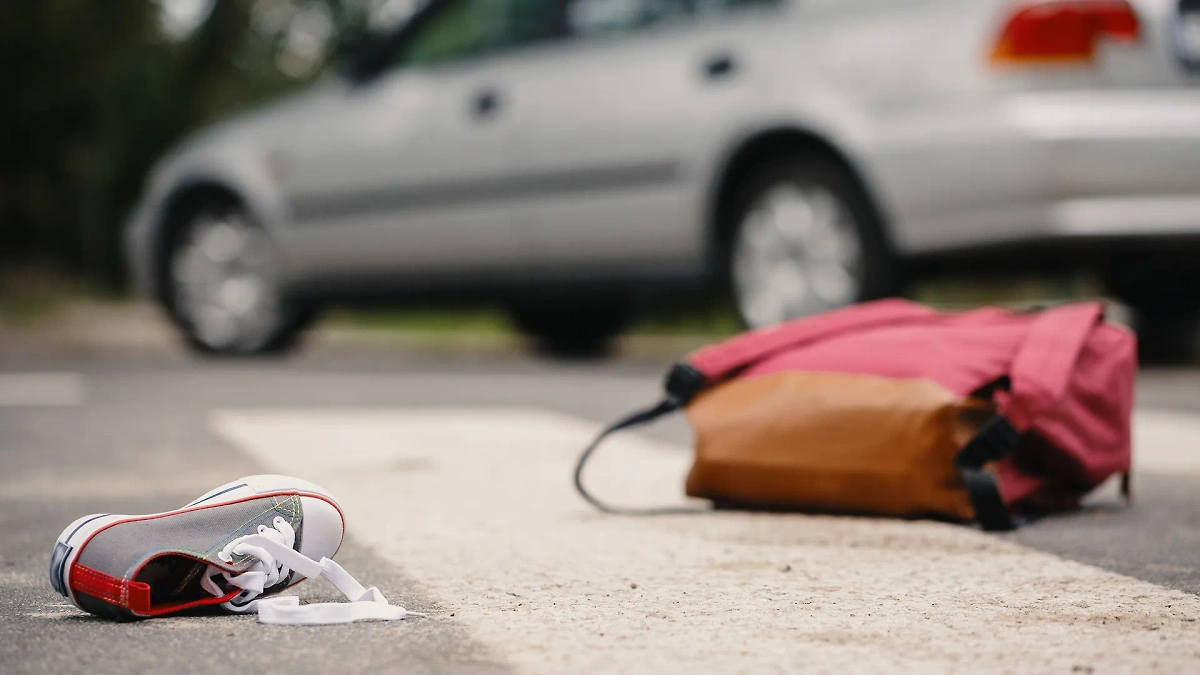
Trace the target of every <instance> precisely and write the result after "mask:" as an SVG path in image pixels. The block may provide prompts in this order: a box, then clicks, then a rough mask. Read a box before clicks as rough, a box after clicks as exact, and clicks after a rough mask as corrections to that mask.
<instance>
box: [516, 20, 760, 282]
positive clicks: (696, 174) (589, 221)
mask: <svg viewBox="0 0 1200 675" xmlns="http://www.w3.org/2000/svg"><path fill="white" fill-rule="evenodd" d="M706 4H707V5H711V4H712V3H703V2H701V3H697V2H696V1H695V0H567V2H566V4H565V23H566V32H567V34H568V38H567V39H565V40H563V41H561V42H559V43H555V44H554V45H551V46H547V47H546V48H544V49H541V50H539V52H538V54H537V58H536V59H533V58H530V59H529V60H528V62H526V63H523V64H521V65H520V67H519V69H518V72H515V73H514V74H513V85H514V87H515V89H514V91H513V94H512V98H513V113H514V117H516V118H517V119H518V120H519V123H520V127H519V129H518V130H517V132H516V133H517V134H518V138H519V144H520V151H519V152H518V156H517V157H516V158H515V159H514V171H515V172H517V173H518V174H522V175H528V176H535V177H539V178H540V182H539V183H538V184H537V185H538V188H539V189H538V190H536V191H531V194H530V195H529V199H528V207H529V210H530V216H529V217H530V220H529V222H528V224H527V227H528V228H529V229H530V230H531V234H530V238H531V239H532V240H533V242H534V244H533V253H532V256H533V257H534V259H535V264H537V265H539V266H542V267H549V268H568V267H569V268H570V269H572V270H578V269H580V268H581V267H586V266H589V265H595V266H598V267H602V268H605V269H612V268H614V267H619V268H622V269H624V268H640V269H649V270H651V271H652V272H653V271H670V270H672V269H674V268H671V267H670V266H664V265H663V263H680V264H682V265H698V264H701V263H702V262H703V253H704V251H705V250H706V243H707V242H706V234H705V228H704V227H703V223H704V220H705V214H704V207H703V204H702V202H703V199H702V197H701V195H702V194H703V193H704V191H705V189H706V187H707V181H708V180H709V178H710V176H708V175H707V173H708V172H707V170H706V169H705V168H703V166H702V165H703V163H704V162H705V159H704V158H706V157H709V156H711V155H712V154H713V152H714V150H713V145H714V144H715V143H716V138H717V136H718V134H717V133H715V130H716V129H718V128H722V127H727V126H728V125H729V124H730V123H731V122H730V120H731V119H732V118H733V117H735V116H736V115H737V114H738V107H739V102H740V101H742V100H743V99H744V98H745V96H746V95H747V94H748V92H749V88H748V85H747V80H746V78H744V77H743V72H742V68H743V67H744V66H745V65H746V64H744V63H739V62H738V59H739V53H738V44H739V41H740V40H742V39H744V35H745V33H744V32H743V31H739V30H737V29H731V28H730V26H729V25H727V24H726V23H725V22H723V21H722V20H720V17H714V16H711V15H708V14H706V16H704V17H700V16H697V15H696V13H697V11H698V9H697V7H698V5H706Z"/></svg>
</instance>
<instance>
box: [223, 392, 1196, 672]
mask: <svg viewBox="0 0 1200 675" xmlns="http://www.w3.org/2000/svg"><path fill="white" fill-rule="evenodd" d="M213 425H214V428H215V429H216V431H217V432H218V433H219V434H220V435H221V436H223V437H224V438H226V439H227V440H229V441H231V442H233V443H235V444H236V445H238V446H239V447H241V448H243V449H244V450H246V451H247V452H248V453H249V454H251V455H252V456H253V457H255V458H256V459H258V460H259V461H260V462H262V463H263V464H264V465H266V466H267V467H269V468H270V469H271V470H274V471H280V472H285V473H293V474H295V475H298V476H301V477H305V478H310V479H312V480H314V481H316V482H318V483H320V484H322V485H323V486H324V487H326V488H328V489H330V490H332V491H333V493H334V494H335V495H337V496H338V497H339V499H340V500H341V502H342V505H343V507H344V509H345V512H346V516H347V520H348V525H349V530H350V533H351V535H352V536H354V537H355V539H356V540H357V541H358V542H360V543H363V544H366V545H368V546H372V547H374V548H375V549H376V550H377V551H378V552H379V553H380V554H381V555H383V556H384V557H386V558H388V559H391V560H394V561H397V562H398V564H400V565H402V566H403V567H404V569H405V571H406V572H407V573H409V574H411V575H413V576H414V577H415V578H417V579H418V580H420V582H421V584H422V588H421V589H420V590H421V592H422V593H428V594H429V595H431V596H432V597H433V599H435V600H436V601H437V602H439V603H440V604H441V605H442V606H443V607H444V608H445V611H444V613H442V614H441V615H440V618H438V619H435V620H448V621H458V622H461V623H463V624H464V625H466V626H467V627H468V628H469V630H470V632H471V633H472V635H473V637H475V638H476V639H478V640H480V641H481V642H482V643H483V644H485V645H487V646H488V647H489V648H490V649H491V650H492V651H493V652H494V653H495V655H496V656H497V657H499V658H501V659H503V660H505V661H507V662H509V663H512V664H513V665H515V666H516V667H518V668H519V669H520V670H523V671H526V672H630V671H636V672H696V671H700V672H721V671H730V672H756V673H760V672H795V671H798V670H816V671H821V672H829V671H834V670H853V671H863V670H871V671H879V670H886V671H888V672H901V671H903V672H930V671H939V672H940V671H973V672H974V671H989V672H999V671H1005V672H1071V671H1072V669H1073V668H1078V667H1082V668H1085V669H1086V668H1088V667H1096V668H1097V669H1098V670H1104V671H1109V670H1111V671H1137V672H1153V671H1158V672H1172V671H1178V672H1182V671H1185V670H1187V669H1189V668H1191V667H1194V665H1195V664H1196V663H1197V659H1200V598H1198V597H1196V596H1193V595H1189V594H1186V593H1182V592H1179V591H1171V590H1167V589H1164V588H1161V587H1158V586H1155V585H1153V584H1150V583H1146V582H1142V581H1138V580H1135V579H1131V578H1128V577H1124V576H1121V575H1118V574H1114V573H1110V572H1106V571H1103V570H1100V569H1098V568H1095V567H1091V566H1087V565H1083V564H1079V563H1075V562H1070V561H1066V560H1062V559H1059V558H1057V557H1055V556H1052V555H1049V554H1045V553H1040V552H1037V551H1033V550H1030V549H1027V548H1024V547H1021V546H1018V545H1015V544H1012V543H1010V542H1008V541H1006V540H1004V539H1001V538H998V537H994V536H990V535H985V534H982V533H979V532H977V531H974V530H971V529H969V528H965V527H958V526H953V525H948V524H941V523H933V522H902V521H886V520H872V519H866V518H837V517H819V516H803V515H786V514H751V513H713V514H705V515H701V516H671V517H660V518H641V519H638V518H616V517H610V516H605V515H602V514H598V513H596V512H594V511H592V510H590V508H589V507H587V506H586V505H585V504H583V503H582V501H581V500H579V499H578V498H577V496H576V495H575V494H574V493H573V491H572V488H571V484H570V472H571V469H572V464H573V461H574V459H575V455H576V453H577V452H578V450H579V449H580V447H581V446H582V444H583V443H584V442H585V441H586V440H587V439H588V438H589V437H590V435H591V434H592V433H594V432H595V431H596V425H594V424H591V423H588V422H584V421H582V420H577V419H575V418H570V417H565V416H562V415H557V414H552V413H548V412H542V411H535V410H502V409H411V408H409V409H396V410H344V411H333V410H329V411H311V410H305V411H299V410H297V411H223V412H220V413H217V414H216V415H215V417H214V419H213ZM1139 428H1140V433H1141V434H1143V435H1145V434H1147V433H1150V434H1154V433H1159V432H1158V430H1157V428H1156V427H1155V426H1154V425H1153V424H1151V426H1150V427H1139ZM1176 432H1178V429H1176V430H1175V431H1173V432H1171V433H1176ZM1164 433H1165V432H1164ZM1179 433H1182V432H1179ZM1176 440H1179V439H1178V438H1176ZM1180 442H1182V441H1180ZM689 459H690V457H689V453H688V452H687V451H686V449H684V448H680V447H674V446H671V445H667V444H663V443H657V442H652V441H649V440H646V439H644V438H640V437H638V436H636V435H627V436H625V437H623V438H620V439H618V440H617V441H614V443H613V444H612V446H611V447H606V448H605V450H604V451H603V452H602V454H601V455H600V456H599V457H598V458H597V460H596V462H595V466H594V467H591V468H589V475H588V482H589V485H590V486H591V487H592V488H593V489H594V490H595V492H596V493H598V494H601V495H603V496H605V497H606V498H608V499H609V500H611V501H614V502H620V503H625V504H665V503H670V502H672V501H679V500H680V497H679V496H678V495H679V493H680V492H681V491H682V490H681V481H682V478H683V476H684V474H685V472H686V470H687V466H688V463H689ZM1172 461H1174V460H1172ZM1185 463H1186V462H1185ZM1162 465H1163V466H1165V465H1166V464H1165V463H1164V464H1162ZM1173 466H1174V465H1173ZM450 612H453V613H454V614H455V617H454V618H453V619H450V618H449V616H448V615H449V613H450Z"/></svg>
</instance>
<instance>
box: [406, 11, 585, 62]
mask: <svg viewBox="0 0 1200 675" xmlns="http://www.w3.org/2000/svg"><path fill="white" fill-rule="evenodd" d="M562 8H563V5H562V0H457V1H456V2H450V3H447V4H446V6H445V7H444V8H443V9H441V10H440V11H439V12H438V13H437V15H436V16H434V17H432V18H431V19H430V20H429V21H428V23H426V24H425V26H424V27H423V28H422V29H421V30H420V31H419V32H418V33H416V34H415V35H413V37H412V38H411V39H410V40H409V41H408V42H407V43H406V44H405V45H404V46H403V47H401V49H400V50H399V51H398V52H397V54H396V56H395V58H394V59H393V64H394V65H405V66H412V65H431V64H436V63H442V62H446V61H455V60H462V59H468V58H473V57H476V56H479V55H481V54H486V53H489V52H494V51H496V50H499V49H508V48H514V47H522V46H525V45H529V44H533V43H536V42H541V41H544V40H549V39H552V38H554V37H556V36H558V35H561V34H562V30H563V18H562V17H563V9H562Z"/></svg>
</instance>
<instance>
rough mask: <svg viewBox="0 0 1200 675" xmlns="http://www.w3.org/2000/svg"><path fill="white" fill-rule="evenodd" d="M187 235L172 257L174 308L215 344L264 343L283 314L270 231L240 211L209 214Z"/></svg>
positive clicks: (250, 346)
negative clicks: (255, 223)
mask: <svg viewBox="0 0 1200 675" xmlns="http://www.w3.org/2000/svg"><path fill="white" fill-rule="evenodd" d="M184 237H185V239H184V241H183V242H181V243H180V245H179V247H178V248H177V249H176V252H175V255H174V256H173V258H172V261H171V276H172V279H173V281H174V283H175V291H176V292H175V304H176V307H175V310H176V311H177V312H178V313H179V315H180V316H181V317H182V318H183V319H184V320H185V321H186V322H187V323H188V324H189V325H190V326H191V328H192V330H193V332H194V335H195V337H196V338H197V339H198V340H199V341H200V342H202V343H204V344H205V345H207V346H209V347H211V348H213V349H217V350H233V351H252V350H254V349H256V348H259V347H261V346H262V345H263V344H264V343H265V342H266V341H267V340H268V339H270V337H271V334H272V331H273V330H274V329H275V327H276V326H277V324H278V322H279V318H280V302H279V293H278V290H277V284H276V271H277V270H276V265H275V255H274V252H273V249H272V246H271V242H270V241H269V239H268V238H267V235H266V234H265V233H263V232H262V231H261V230H259V229H258V228H255V227H251V226H250V225H249V224H248V223H246V222H245V221H244V220H243V219H242V218H241V217H240V216H238V215H236V214H208V215H204V216H201V217H200V218H199V219H198V220H197V221H196V222H195V223H194V224H193V225H192V227H191V228H189V230H188V232H187V234H185V235H184Z"/></svg>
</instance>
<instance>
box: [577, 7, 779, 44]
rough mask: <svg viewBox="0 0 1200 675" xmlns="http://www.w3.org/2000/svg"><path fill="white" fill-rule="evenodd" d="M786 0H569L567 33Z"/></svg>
mask: <svg viewBox="0 0 1200 675" xmlns="http://www.w3.org/2000/svg"><path fill="white" fill-rule="evenodd" d="M781 1H782V0H568V2H567V16H566V22H567V32H568V33H569V34H570V35H573V36H581V37H586V36H589V35H606V34H613V33H627V32H630V31H633V30H636V29H638V28H642V27H645V26H650V25H654V24H657V23H662V22H664V21H669V20H672V19H676V18H681V17H689V16H707V15H710V14H720V13H724V12H729V11H732V10H737V9H741V8H744V7H764V6H772V5H778V4H780V3H781Z"/></svg>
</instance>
